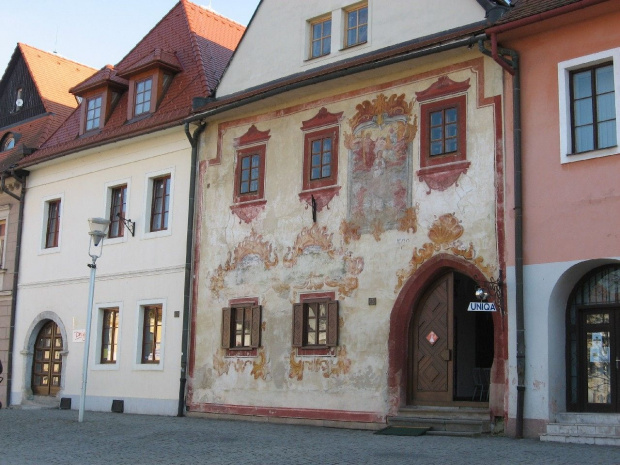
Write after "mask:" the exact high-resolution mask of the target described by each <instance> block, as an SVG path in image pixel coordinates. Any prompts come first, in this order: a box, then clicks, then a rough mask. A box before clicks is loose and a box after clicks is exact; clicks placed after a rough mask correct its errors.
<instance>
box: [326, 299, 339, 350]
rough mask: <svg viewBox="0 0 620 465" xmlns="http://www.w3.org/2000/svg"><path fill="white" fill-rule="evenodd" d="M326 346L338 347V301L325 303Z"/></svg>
mask: <svg viewBox="0 0 620 465" xmlns="http://www.w3.org/2000/svg"><path fill="white" fill-rule="evenodd" d="M327 345H328V346H329V347H335V346H337V345H338V301H337V300H332V301H329V302H328V303H327Z"/></svg>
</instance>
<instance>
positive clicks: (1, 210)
mask: <svg viewBox="0 0 620 465" xmlns="http://www.w3.org/2000/svg"><path fill="white" fill-rule="evenodd" d="M10 208H11V207H10V205H0V221H2V220H4V224H5V227H4V247H3V249H2V256H0V260H1V261H0V273H4V272H6V249H7V246H6V244H7V238H8V236H9V210H10ZM1 285H2V280H1V278H0V289H1V288H2V287H1Z"/></svg>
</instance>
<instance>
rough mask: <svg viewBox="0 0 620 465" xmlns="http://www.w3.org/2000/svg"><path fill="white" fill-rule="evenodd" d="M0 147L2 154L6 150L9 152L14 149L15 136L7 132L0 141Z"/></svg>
mask: <svg viewBox="0 0 620 465" xmlns="http://www.w3.org/2000/svg"><path fill="white" fill-rule="evenodd" d="M1 147H2V150H0V151H1V152H4V151H6V150H11V149H12V148H13V147H15V136H14V135H13V134H12V133H10V132H9V133H8V134H7V135H6V136H4V138H3V139H2V145H1Z"/></svg>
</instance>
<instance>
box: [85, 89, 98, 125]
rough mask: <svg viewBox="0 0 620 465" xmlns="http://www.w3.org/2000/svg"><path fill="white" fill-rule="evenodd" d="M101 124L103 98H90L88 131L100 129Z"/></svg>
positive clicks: (87, 107)
mask: <svg viewBox="0 0 620 465" xmlns="http://www.w3.org/2000/svg"><path fill="white" fill-rule="evenodd" d="M100 124H101V96H98V97H95V98H90V99H88V100H87V103H86V131H91V130H93V129H98V128H99V127H100Z"/></svg>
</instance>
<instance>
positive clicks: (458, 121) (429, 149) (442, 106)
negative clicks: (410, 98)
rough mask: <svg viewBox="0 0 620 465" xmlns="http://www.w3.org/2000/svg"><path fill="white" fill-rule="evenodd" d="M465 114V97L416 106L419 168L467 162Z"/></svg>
mask: <svg viewBox="0 0 620 465" xmlns="http://www.w3.org/2000/svg"><path fill="white" fill-rule="evenodd" d="M466 112H467V100H466V96H465V95H461V96H458V97H452V98H447V99H443V100H437V101H435V102H430V103H422V104H421V105H420V113H421V121H420V133H421V134H422V138H421V140H420V152H421V153H420V166H421V168H425V167H429V166H436V165H445V164H447V163H453V162H457V161H461V162H462V161H465V160H466V159H467V155H466V149H467V144H466V134H465V133H466V128H467V117H466V116H467V113H466Z"/></svg>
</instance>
